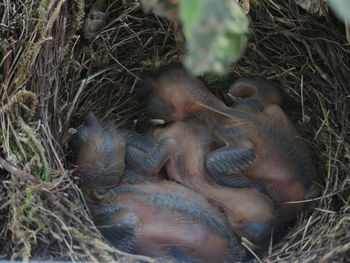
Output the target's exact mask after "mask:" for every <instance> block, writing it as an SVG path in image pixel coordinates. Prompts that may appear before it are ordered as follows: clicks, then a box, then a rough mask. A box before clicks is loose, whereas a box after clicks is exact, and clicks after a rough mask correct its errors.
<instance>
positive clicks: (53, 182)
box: [0, 0, 350, 262]
mask: <svg viewBox="0 0 350 263" xmlns="http://www.w3.org/2000/svg"><path fill="white" fill-rule="evenodd" d="M87 2H88V1H86V2H84V1H82V0H78V1H72V0H70V1H68V0H67V1H63V0H62V1H60V0H54V1H48V0H33V1H17V0H16V1H2V2H1V3H0V17H1V21H0V51H1V54H2V56H1V57H0V63H1V64H0V85H1V86H0V98H1V100H0V101H1V103H0V125H1V130H0V142H1V144H0V167H2V169H0V181H1V184H0V259H1V258H7V259H8V258H12V259H24V260H28V259H53V258H54V259H55V260H59V259H60V260H87V261H112V260H118V259H119V260H121V259H122V260H123V262H124V261H130V262H131V261H134V262H135V261H145V262H152V261H153V260H152V259H145V258H142V257H136V256H129V255H126V254H124V253H121V252H118V251H116V250H115V249H114V248H113V247H111V246H110V245H108V244H107V243H106V242H105V241H104V239H103V238H102V237H101V236H100V234H99V233H98V231H97V230H96V228H95V227H94V225H93V223H92V222H91V220H90V218H89V214H88V212H87V211H86V209H85V206H84V203H83V199H82V197H81V193H80V190H79V188H78V187H77V185H76V183H77V180H76V178H74V176H73V175H72V174H73V167H72V166H71V165H70V162H69V160H70V159H69V155H68V151H67V142H68V140H69V136H70V130H69V128H71V127H76V126H77V125H78V124H80V123H81V120H82V118H83V116H84V115H85V114H86V112H87V111H89V110H92V111H94V112H97V113H98V114H99V115H100V116H101V117H103V118H108V119H111V120H114V121H115V122H116V123H117V124H118V125H120V126H123V127H134V128H136V129H141V128H142V127H143V125H144V123H145V117H144V115H143V98H144V95H145V94H144V92H145V91H144V90H142V89H141V88H140V87H139V86H138V85H137V84H138V81H139V80H140V74H141V73H142V71H143V70H144V69H147V70H148V69H151V68H154V67H157V66H159V65H162V64H164V63H169V62H171V61H177V60H179V57H181V55H182V54H181V50H182V47H181V45H180V43H177V42H176V38H175V35H176V32H174V31H176V26H175V25H174V24H172V23H169V22H167V21H166V20H163V19H161V18H157V17H154V16H149V15H148V16H147V15H144V14H143V13H142V12H141V10H140V9H139V8H137V6H135V5H134V4H133V1H122V0H119V1H113V4H112V5H110V6H109V11H110V14H111V15H110V17H111V19H110V20H109V22H108V25H107V26H106V27H105V30H104V31H103V32H102V33H101V34H99V36H98V37H97V38H96V39H95V40H94V41H93V42H92V43H90V44H87V43H85V42H84V41H82V40H81V37H80V35H81V25H82V22H83V18H84V14H85V12H86V10H88V8H89V3H87ZM253 2H254V3H258V4H253V6H252V10H251V13H250V16H251V20H252V24H251V30H252V32H251V36H250V42H249V45H248V48H247V51H246V53H245V56H244V57H242V58H241V59H240V61H239V62H238V63H237V64H234V65H233V66H232V73H231V74H230V75H229V76H227V77H223V78H221V79H219V80H220V86H221V89H220V90H218V89H216V90H215V92H216V93H217V94H221V93H222V92H223V91H224V90H225V88H227V83H228V81H230V80H232V79H234V78H235V77H237V76H240V75H241V76H263V77H266V78H268V79H271V80H275V81H277V82H278V83H280V85H281V87H282V88H283V90H284V91H285V93H286V103H285V105H284V108H285V110H286V112H287V113H288V115H289V116H291V118H292V119H293V121H294V122H295V123H296V125H297V127H298V129H299V130H300V131H301V134H302V136H303V138H305V140H306V141H307V143H308V144H309V145H310V148H311V149H312V151H313V154H314V160H315V163H316V164H317V167H318V172H319V173H318V177H317V178H316V179H315V180H316V182H317V184H318V185H319V186H320V188H321V197H320V198H319V200H318V203H317V204H316V205H314V207H313V208H311V209H310V211H308V212H305V213H304V214H302V215H300V217H299V220H298V223H297V224H296V225H295V226H294V227H293V228H292V229H291V230H290V231H289V234H288V235H287V236H286V237H285V238H284V239H283V240H281V241H279V242H276V244H274V246H273V247H271V250H270V252H269V254H268V255H266V256H265V257H264V258H262V260H263V261H266V262H283V261H284V262H319V261H323V262H332V261H335V260H337V261H338V262H341V261H342V260H343V261H344V262H345V261H346V257H348V258H349V257H350V255H349V254H350V243H349V240H350V229H349V226H350V222H349V221H350V200H349V198H350V195H349V192H350V191H349V188H350V184H349V181H350V179H349V178H350V177H349V173H350V172H349V171H350V169H349V168H350V165H349V163H350V147H349V138H350V136H349V135H350V126H349V120H350V118H349V112H350V106H349V105H350V94H349V93H350V87H349V86H350V84H349V83H350V68H349V67H350V63H349V62H350V46H349V44H347V42H346V39H345V32H344V30H343V25H342V24H341V23H340V22H339V21H337V20H336V19H334V18H333V17H332V16H330V15H327V16H326V17H323V18H317V17H312V16H310V15H309V14H306V13H304V12H303V11H302V10H300V9H298V8H297V7H296V6H295V4H294V1H291V0H290V1H277V0H269V1H252V3H253ZM213 79H214V80H215V79H216V80H217V78H213V77H212V76H206V77H205V80H206V81H207V82H209V83H210V84H212V86H215V87H217V86H219V85H218V84H217V83H218V82H217V81H215V82H214V81H213ZM221 83H222V85H221ZM215 84H216V85H215Z"/></svg>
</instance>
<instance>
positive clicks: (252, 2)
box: [250, 0, 261, 6]
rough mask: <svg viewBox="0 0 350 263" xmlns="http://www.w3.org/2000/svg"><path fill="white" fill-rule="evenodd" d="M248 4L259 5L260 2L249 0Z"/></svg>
mask: <svg viewBox="0 0 350 263" xmlns="http://www.w3.org/2000/svg"><path fill="white" fill-rule="evenodd" d="M250 4H251V5H252V6H253V5H255V6H261V2H260V1H259V0H250Z"/></svg>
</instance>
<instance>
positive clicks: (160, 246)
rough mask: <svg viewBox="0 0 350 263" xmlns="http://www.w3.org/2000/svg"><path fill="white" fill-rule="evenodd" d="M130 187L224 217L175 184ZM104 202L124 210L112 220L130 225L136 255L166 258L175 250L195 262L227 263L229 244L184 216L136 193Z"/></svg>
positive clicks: (201, 198) (167, 182)
mask: <svg viewBox="0 0 350 263" xmlns="http://www.w3.org/2000/svg"><path fill="white" fill-rule="evenodd" d="M133 187H134V188H137V189H139V190H140V191H143V192H147V193H149V194H166V195H175V196H178V197H180V198H183V199H185V200H187V201H189V202H192V203H193V204H195V205H198V206H200V207H201V208H202V209H205V210H206V211H208V212H210V213H212V214H214V215H215V216H217V217H219V218H222V217H223V215H222V213H221V212H220V211H218V209H216V208H215V207H214V206H213V205H211V204H209V203H208V201H207V200H206V199H205V198H204V197H203V196H201V195H199V194H198V193H196V192H194V191H192V190H190V189H188V188H186V187H184V186H182V185H179V184H177V183H175V182H170V181H162V182H159V183H145V184H139V185H133ZM104 203H105V204H108V203H117V204H119V205H122V206H124V207H127V209H126V210H123V211H119V212H117V213H116V214H115V216H114V218H115V219H114V221H115V222H116V223H117V222H120V221H123V220H124V221H125V220H129V221H131V222H133V224H134V226H135V228H134V233H135V238H134V240H133V252H134V253H136V254H141V255H145V256H149V257H167V256H170V248H171V247H178V248H180V249H181V251H182V252H183V253H184V254H185V255H186V256H188V257H189V258H191V259H194V260H196V262H212V263H215V262H227V259H228V253H229V252H228V247H229V241H228V240H227V239H226V238H225V237H223V236H221V235H220V234H218V233H216V232H214V231H213V230H212V229H211V228H209V227H208V226H207V225H206V224H204V223H201V222H198V221H196V220H194V219H193V218H191V216H190V215H188V214H186V213H183V212H179V211H176V210H174V209H170V208H167V207H164V206H160V205H159V204H157V203H155V202H152V201H150V200H148V199H147V198H145V197H144V196H142V195H140V194H135V193H119V194H118V195H115V196H113V197H112V198H111V199H108V200H106V201H105V202H104ZM102 205H103V204H102ZM103 227H104V226H103V225H100V226H99V228H103ZM107 227H108V226H107ZM242 253H243V252H242ZM237 256H238V255H237ZM237 259H239V258H237Z"/></svg>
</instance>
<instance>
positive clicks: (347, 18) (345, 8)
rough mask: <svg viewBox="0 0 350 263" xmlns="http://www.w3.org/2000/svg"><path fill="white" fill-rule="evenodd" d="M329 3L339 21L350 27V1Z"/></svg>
mask: <svg viewBox="0 0 350 263" xmlns="http://www.w3.org/2000/svg"><path fill="white" fill-rule="evenodd" d="M328 3H329V5H330V6H331V8H332V9H333V10H334V12H335V13H336V14H337V16H338V17H339V19H341V20H343V21H344V22H345V23H346V24H347V25H350V0H329V1H328Z"/></svg>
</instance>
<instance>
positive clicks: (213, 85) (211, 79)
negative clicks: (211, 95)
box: [203, 73, 234, 91]
mask: <svg viewBox="0 0 350 263" xmlns="http://www.w3.org/2000/svg"><path fill="white" fill-rule="evenodd" d="M203 81H204V82H205V83H206V84H207V86H208V88H209V89H211V90H215V91H217V90H220V89H227V88H228V87H229V86H230V85H231V84H232V82H233V81H234V77H233V76H232V75H230V74H227V75H220V74H215V73H207V74H205V75H204V76H203Z"/></svg>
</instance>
